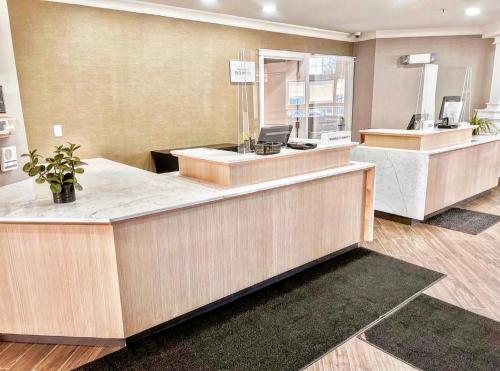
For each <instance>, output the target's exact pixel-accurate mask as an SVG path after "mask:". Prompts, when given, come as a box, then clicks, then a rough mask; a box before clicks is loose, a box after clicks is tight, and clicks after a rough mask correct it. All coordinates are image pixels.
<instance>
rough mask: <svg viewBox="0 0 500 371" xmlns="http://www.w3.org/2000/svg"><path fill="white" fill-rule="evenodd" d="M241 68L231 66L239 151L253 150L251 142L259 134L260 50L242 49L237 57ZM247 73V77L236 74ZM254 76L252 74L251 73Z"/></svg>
mask: <svg viewBox="0 0 500 371" xmlns="http://www.w3.org/2000/svg"><path fill="white" fill-rule="evenodd" d="M236 60H237V61H240V69H239V71H238V70H237V68H231V71H230V73H231V83H232V84H234V85H236V87H237V95H238V97H237V104H238V109H237V115H238V117H237V125H236V127H235V134H236V142H237V144H238V152H241V153H246V152H250V151H251V150H252V148H251V147H252V146H251V143H252V141H253V142H254V141H255V140H256V138H257V137H258V135H259V131H260V126H259V79H260V78H261V77H260V76H259V52H258V50H255V49H240V50H239V52H238V57H237V59H236ZM238 72H239V74H240V75H242V74H246V76H247V78H240V79H239V78H238V77H237V76H235V74H237V73H238ZM250 72H252V73H253V76H250V75H251V73H250Z"/></svg>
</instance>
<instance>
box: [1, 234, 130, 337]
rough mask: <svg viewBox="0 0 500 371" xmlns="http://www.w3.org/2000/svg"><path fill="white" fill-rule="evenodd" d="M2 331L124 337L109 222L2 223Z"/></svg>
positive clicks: (70, 335)
mask: <svg viewBox="0 0 500 371" xmlns="http://www.w3.org/2000/svg"><path fill="white" fill-rule="evenodd" d="M0 263H1V267H2V269H0V329H1V331H0V332H1V333H3V334H18V335H33V334H36V335H41V336H44V335H45V336H66V337H80V338H83V337H89V338H111V339H119V338H123V337H124V336H123V335H124V332H123V324H122V317H121V303H120V292H119V289H118V274H117V267H116V257H115V249H114V240H113V230H112V226H111V225H64V224H0Z"/></svg>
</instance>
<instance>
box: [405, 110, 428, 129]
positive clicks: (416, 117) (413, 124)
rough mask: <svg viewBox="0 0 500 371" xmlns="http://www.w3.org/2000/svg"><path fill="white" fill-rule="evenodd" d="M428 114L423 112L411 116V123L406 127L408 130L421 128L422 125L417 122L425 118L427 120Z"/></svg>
mask: <svg viewBox="0 0 500 371" xmlns="http://www.w3.org/2000/svg"><path fill="white" fill-rule="evenodd" d="M427 116H428V115H427V114H426V113H425V114H421V113H416V114H414V115H413V116H412V117H411V120H410V123H409V124H408V126H407V127H406V130H417V129H420V127H421V125H418V127H417V123H418V124H420V122H422V121H423V120H427Z"/></svg>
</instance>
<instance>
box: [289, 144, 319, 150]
mask: <svg viewBox="0 0 500 371" xmlns="http://www.w3.org/2000/svg"><path fill="white" fill-rule="evenodd" d="M317 146H318V145H317V144H316V143H298V142H290V143H288V144H287V147H288V148H292V149H298V150H308V149H314V148H316V147H317Z"/></svg>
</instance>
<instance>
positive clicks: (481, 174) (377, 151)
mask: <svg viewBox="0 0 500 371" xmlns="http://www.w3.org/2000/svg"><path fill="white" fill-rule="evenodd" d="M467 130H470V131H472V129H471V128H465V129H459V130H437V131H434V132H430V133H429V132H423V131H407V130H388V129H371V130H364V131H361V133H362V134H364V135H365V138H366V135H367V134H368V135H369V137H370V140H369V143H370V145H368V144H366V143H365V144H364V145H361V146H358V147H357V148H355V149H354V150H353V151H352V153H351V159H352V160H354V161H366V162H372V163H374V164H376V169H377V172H376V189H377V192H376V195H375V210H376V215H378V216H381V217H388V218H391V219H396V220H398V221H401V222H404V223H411V222H412V221H413V220H420V221H421V220H425V219H426V218H428V217H430V216H432V215H434V214H436V213H439V212H441V211H442V210H444V209H446V208H448V207H450V206H453V205H455V204H457V203H460V202H462V201H464V200H467V199H469V198H471V197H474V196H477V195H479V194H481V193H483V192H485V191H488V190H490V189H492V188H494V187H496V186H498V180H499V177H500V141H499V140H500V136H499V135H497V136H475V137H472V135H471V134H472V133H470V134H469V136H466V135H463V133H464V132H465V133H466V132H467ZM394 138H396V139H395V140H394ZM415 138H416V139H415ZM422 138H428V139H429V140H427V139H424V140H427V142H425V145H426V146H429V147H427V148H428V149H423V150H422V149H413V148H415V147H412V149H410V148H408V146H410V145H411V146H418V145H420V144H418V143H423V142H421V141H420V140H421V139H422ZM379 139H381V140H380V141H379ZM457 141H458V143H457ZM391 146H397V147H398V148H391ZM394 217H396V218H394Z"/></svg>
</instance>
